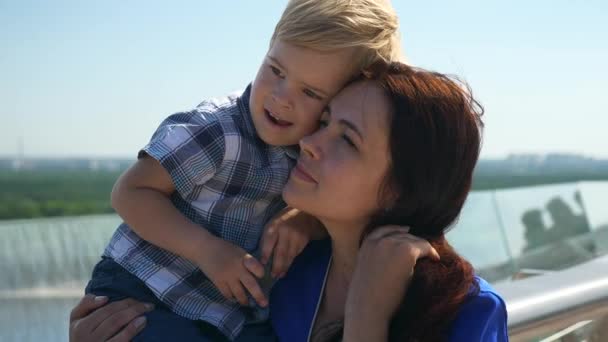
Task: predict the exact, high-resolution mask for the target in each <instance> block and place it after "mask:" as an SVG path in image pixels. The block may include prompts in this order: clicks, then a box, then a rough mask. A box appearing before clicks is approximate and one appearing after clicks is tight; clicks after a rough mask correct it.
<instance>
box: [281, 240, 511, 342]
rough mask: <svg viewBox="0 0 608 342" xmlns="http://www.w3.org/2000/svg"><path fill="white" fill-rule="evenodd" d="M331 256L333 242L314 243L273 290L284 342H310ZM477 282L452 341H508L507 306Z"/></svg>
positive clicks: (451, 333)
mask: <svg viewBox="0 0 608 342" xmlns="http://www.w3.org/2000/svg"><path fill="white" fill-rule="evenodd" d="M330 257H331V241H330V240H323V241H313V242H311V243H310V244H309V245H308V247H306V249H305V250H304V251H303V252H302V253H301V254H300V255H299V256H298V257H297V258H296V259H295V260H294V262H293V264H292V265H291V267H290V269H289V271H288V272H287V274H286V275H285V277H284V278H283V279H281V280H280V281H279V282H277V284H276V285H275V287H274V288H273V290H272V293H271V296H270V319H271V324H272V327H273V328H274V331H275V333H276V335H277V336H278V338H279V340H280V341H290V342H291V341H293V342H299V341H307V340H308V336H309V334H310V330H311V329H312V325H313V323H314V322H313V320H314V316H315V312H316V310H317V306H318V302H319V300H320V297H321V294H322V291H323V285H324V282H325V277H326V273H327V270H328V268H329V267H328V266H329V261H330ZM477 279H478V281H479V289H480V291H479V294H477V295H476V296H471V297H470V298H469V299H468V300H467V301H466V302H465V303H464V304H463V306H462V308H461V310H460V312H459V314H458V316H457V317H456V320H455V321H454V322H453V323H452V326H451V328H450V331H449V334H448V335H449V341H484V342H485V341H500V342H502V341H508V340H509V338H508V335H507V311H506V306H505V303H504V301H503V300H502V298H501V297H500V296H499V295H498V294H497V293H496V291H495V290H494V289H493V288H492V287H491V286H490V284H488V283H487V282H486V281H485V280H483V279H481V278H479V277H477Z"/></svg>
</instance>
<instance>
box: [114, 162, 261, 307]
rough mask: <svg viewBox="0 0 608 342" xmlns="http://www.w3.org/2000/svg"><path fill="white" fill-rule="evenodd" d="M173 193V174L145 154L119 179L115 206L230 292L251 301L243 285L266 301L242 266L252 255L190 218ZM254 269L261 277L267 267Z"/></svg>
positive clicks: (133, 225)
mask: <svg viewBox="0 0 608 342" xmlns="http://www.w3.org/2000/svg"><path fill="white" fill-rule="evenodd" d="M173 192H175V186H174V184H173V181H172V179H171V176H170V175H169V173H168V172H167V171H166V170H165V168H164V167H163V166H162V165H160V163H159V162H158V161H156V160H155V159H154V158H152V157H150V156H147V155H144V156H143V157H142V158H139V159H138V160H137V162H136V163H135V164H133V165H132V166H131V167H130V168H129V169H128V170H127V171H125V172H124V173H123V174H122V175H121V176H120V178H119V179H118V180H117V181H116V184H115V185H114V188H113V189H112V197H111V200H112V207H114V209H115V210H116V212H117V213H118V214H119V215H120V216H121V217H122V218H123V220H124V221H125V222H126V223H127V224H128V225H129V227H131V229H133V231H135V232H136V233H137V234H138V235H139V236H140V237H141V238H142V239H144V240H146V241H148V242H150V243H152V244H154V245H156V246H158V247H161V248H163V249H166V250H168V251H170V252H172V253H175V254H177V255H179V256H181V257H183V258H186V259H188V260H191V261H192V262H194V263H195V264H196V265H198V267H199V268H201V270H202V271H203V272H204V273H205V275H207V277H209V279H211V281H213V283H214V284H215V285H216V287H217V288H218V289H219V290H220V292H222V294H223V295H224V296H225V297H227V298H236V299H237V300H238V301H239V302H240V303H241V304H244V305H245V304H247V303H248V300H247V296H246V294H245V292H244V289H243V286H244V287H245V288H246V289H247V290H248V291H249V293H251V295H252V297H253V298H254V299H255V300H256V301H257V302H258V303H260V305H264V303H266V298H265V296H264V294H263V292H262V290H261V289H260V288H259V285H258V284H257V281H255V278H254V277H253V276H252V274H251V273H250V272H249V271H248V270H247V269H246V268H245V267H244V266H243V259H244V258H251V256H249V255H248V254H247V253H246V252H245V251H244V250H243V249H242V248H240V247H238V246H235V245H233V244H231V243H229V242H226V241H224V240H222V239H220V238H218V237H216V236H214V235H213V234H211V233H209V232H208V231H207V230H206V229H201V227H199V226H198V225H197V224H195V223H193V222H192V221H190V220H189V219H188V218H187V217H186V216H184V215H183V214H182V213H181V212H180V211H179V210H177V208H176V207H175V206H174V205H173V203H172V202H171V200H170V196H171V195H172V194H173ZM254 261H255V260H254ZM254 269H263V267H262V266H261V265H260V267H258V268H254ZM254 274H255V275H256V276H258V277H262V276H263V271H262V274H259V272H257V273H255V272H254Z"/></svg>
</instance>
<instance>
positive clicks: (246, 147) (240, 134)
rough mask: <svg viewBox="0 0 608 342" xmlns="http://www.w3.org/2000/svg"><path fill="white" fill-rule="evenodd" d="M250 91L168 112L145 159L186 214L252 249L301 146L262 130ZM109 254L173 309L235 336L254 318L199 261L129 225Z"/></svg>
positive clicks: (116, 237)
mask: <svg viewBox="0 0 608 342" xmlns="http://www.w3.org/2000/svg"><path fill="white" fill-rule="evenodd" d="M250 92H251V86H250V87H248V88H247V90H245V92H244V93H243V94H242V95H241V96H240V97H235V96H233V97H226V98H222V99H218V100H210V101H204V102H203V103H201V104H200V105H199V106H198V107H197V108H196V109H194V110H192V111H189V112H183V113H176V114H173V115H171V116H169V117H168V118H166V119H165V120H164V121H163V122H162V123H161V125H160V126H159V127H158V129H157V130H156V132H155V133H154V135H153V136H152V138H151V140H150V142H149V143H148V144H147V145H146V146H145V147H144V148H143V149H142V151H141V152H140V157H141V156H142V155H143V154H144V153H145V154H147V155H149V156H151V157H152V158H154V159H156V160H158V162H159V163H160V164H161V165H162V166H163V167H164V168H165V169H166V170H167V172H168V173H169V174H170V175H171V180H172V181H173V184H174V185H175V190H176V191H175V193H174V194H173V195H172V196H171V200H172V203H173V204H174V205H175V207H176V208H177V209H178V210H179V211H180V212H181V213H182V214H184V215H185V216H186V217H188V218H189V219H190V220H191V221H192V222H194V223H196V224H198V225H199V226H200V227H201V229H203V228H204V229H207V230H208V231H209V232H210V233H212V234H213V235H215V236H218V237H220V238H222V239H223V240H226V241H228V242H230V243H232V244H234V245H237V246H240V247H241V248H243V249H245V250H246V251H248V252H250V253H253V252H254V251H255V249H256V248H257V244H258V240H259V239H260V235H261V234H262V231H263V228H264V225H265V224H266V222H268V220H270V219H271V218H272V217H273V216H274V215H275V214H276V213H278V212H279V211H280V210H281V209H283V207H284V206H285V203H284V202H283V200H282V198H281V191H282V190H283V187H284V186H285V183H286V182H287V179H288V178H289V172H290V170H291V168H292V167H293V165H294V164H295V157H297V152H296V150H295V149H293V148H291V147H281V146H270V145H268V144H266V143H264V142H263V141H262V140H261V139H260V138H259V137H258V136H257V133H256V130H255V127H254V124H253V121H252V118H251V112H250V110H249V96H250V95H249V94H250ZM166 234H171V229H170V227H167V233H166ZM104 255H105V256H107V257H110V258H112V259H113V260H114V261H115V262H117V263H118V264H120V265H121V266H122V267H123V268H125V269H126V270H127V271H128V272H129V273H131V274H133V275H134V276H136V277H138V278H139V279H141V280H142V281H143V282H144V283H145V284H146V286H147V287H148V288H150V290H152V292H153V293H154V294H155V295H156V296H157V297H158V298H159V300H160V301H162V302H163V303H164V304H166V305H167V306H168V307H169V308H170V309H171V310H172V311H173V312H175V313H177V314H178V315H180V316H183V317H186V318H189V319H192V320H204V321H207V322H209V323H211V324H213V325H215V326H217V328H218V329H219V330H220V331H221V332H222V333H224V334H225V335H226V336H227V337H229V338H230V339H234V338H235V337H236V336H237V335H238V334H239V332H240V331H241V329H242V327H243V325H244V323H245V321H246V319H247V320H248V319H249V317H248V314H247V312H246V311H245V310H244V309H241V306H240V305H238V303H234V302H231V301H228V300H227V299H225V298H224V296H222V294H221V293H220V292H219V290H218V289H217V288H216V287H215V285H214V284H213V283H212V282H211V280H209V279H208V278H207V277H206V276H205V275H204V274H203V272H202V271H201V270H200V269H199V268H198V267H197V266H196V265H195V264H194V263H192V262H190V261H189V260H186V259H184V258H181V257H179V256H177V255H175V254H173V253H170V252H169V251H166V250H164V249H162V248H159V247H156V246H154V245H153V244H151V243H148V242H147V241H145V240H143V239H142V238H140V237H139V236H138V235H137V234H136V233H135V232H134V231H133V230H132V229H131V228H130V227H129V226H128V225H127V224H125V223H123V224H121V225H120V226H119V227H118V229H117V230H116V232H115V233H114V235H113V237H112V239H111V241H110V243H109V244H108V246H107V247H106V249H105V252H104Z"/></svg>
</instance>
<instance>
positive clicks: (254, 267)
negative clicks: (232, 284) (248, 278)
mask: <svg viewBox="0 0 608 342" xmlns="http://www.w3.org/2000/svg"><path fill="white" fill-rule="evenodd" d="M243 265H244V266H245V268H246V269H247V270H248V271H249V272H251V273H253V274H254V275H255V276H256V277H258V278H262V277H264V273H265V270H264V265H262V264H261V263H260V262H259V261H257V259H256V258H254V257H253V256H252V255H251V254H246V255H245V257H244V259H243Z"/></svg>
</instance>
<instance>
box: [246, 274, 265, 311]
mask: <svg viewBox="0 0 608 342" xmlns="http://www.w3.org/2000/svg"><path fill="white" fill-rule="evenodd" d="M241 283H242V284H243V286H245V288H246V289H247V292H249V294H251V297H253V299H254V300H255V301H256V302H257V303H258V304H259V305H260V306H262V307H266V306H267V305H268V299H266V296H265V295H264V292H262V289H261V288H260V285H259V284H258V282H257V281H256V280H255V278H254V277H253V276H252V275H250V274H245V275H243V276H242V277H241Z"/></svg>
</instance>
